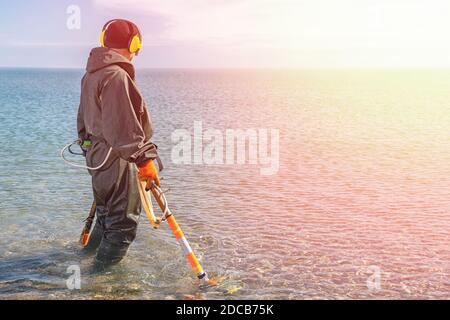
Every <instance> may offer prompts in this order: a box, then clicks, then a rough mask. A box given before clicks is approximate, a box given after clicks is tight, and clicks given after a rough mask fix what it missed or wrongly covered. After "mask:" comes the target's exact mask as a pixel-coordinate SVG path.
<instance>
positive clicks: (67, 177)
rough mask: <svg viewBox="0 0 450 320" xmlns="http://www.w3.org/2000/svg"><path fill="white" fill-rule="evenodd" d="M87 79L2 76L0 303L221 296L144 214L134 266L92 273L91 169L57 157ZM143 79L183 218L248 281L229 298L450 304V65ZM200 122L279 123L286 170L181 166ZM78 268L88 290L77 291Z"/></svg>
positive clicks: (197, 242) (69, 135) (180, 73)
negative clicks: (175, 152) (87, 229)
mask: <svg viewBox="0 0 450 320" xmlns="http://www.w3.org/2000/svg"><path fill="white" fill-rule="evenodd" d="M81 76H82V71H70V70H31V69H24V70H13V69H2V70H0V108H1V113H0V124H1V126H0V140H1V142H2V146H1V148H0V165H1V168H2V170H1V171H0V199H1V201H0V219H1V220H0V221H1V222H0V223H1V227H2V233H1V235H0V298H1V299H12V298H20V299H62V298H69V299H72V298H73V299H118V298H128V299H185V298H195V299H216V298H224V297H223V296H221V295H217V294H215V293H213V292H204V291H201V290H200V289H199V288H198V286H197V282H196V280H195V277H194V276H193V275H192V274H191V271H190V270H189V268H188V267H187V264H186V262H185V261H184V259H183V257H182V255H181V250H180V249H179V247H178V245H177V243H176V242H175V240H174V238H173V236H172V235H171V234H170V232H169V230H168V227H167V226H164V227H163V228H162V230H159V231H155V230H152V229H151V228H150V226H149V224H148V222H147V221H146V219H145V216H144V215H143V216H142V220H141V225H140V228H139V233H138V237H137V240H136V242H135V243H134V244H133V246H132V247H131V249H130V252H129V256H128V258H127V259H126V261H124V263H122V264H121V265H120V266H118V267H116V268H114V269H113V270H111V271H110V272H108V273H105V274H100V275H99V274H92V273H90V271H89V269H90V266H91V263H92V259H91V258H82V257H81V256H80V255H79V253H78V247H77V243H76V241H77V239H78V236H79V233H80V232H81V229H82V226H83V223H82V220H83V219H84V218H85V217H86V215H87V212H88V210H89V207H90V204H91V202H92V195H91V191H90V180H89V176H88V174H87V173H86V172H84V171H79V170H77V169H72V168H70V167H67V166H66V165H64V164H63V162H62V161H60V159H59V156H58V152H59V149H60V148H61V147H62V146H63V145H64V144H65V143H66V142H68V141H71V140H73V139H74V138H75V137H76V128H75V117H76V111H77V107H78V105H77V104H78V100H79V82H80V78H81ZM138 82H139V85H140V87H141V88H142V92H143V94H144V96H145V98H146V100H147V101H148V103H149V105H150V110H151V113H152V117H153V120H154V122H155V125H156V128H157V133H156V135H155V142H156V143H157V144H158V145H159V147H160V153H161V155H162V158H163V159H164V160H165V163H166V171H165V172H164V178H165V180H164V185H165V187H170V188H171V191H170V192H169V193H168V195H167V196H168V199H169V202H170V204H171V208H172V210H173V212H174V213H175V214H176V217H177V219H178V220H179V223H180V224H181V226H182V227H183V229H184V231H185V233H186V234H187V236H188V238H189V240H190V242H191V245H192V246H193V248H194V250H195V251H196V252H197V253H198V255H199V256H200V258H201V261H202V264H203V265H204V267H205V269H206V270H207V271H208V272H209V273H210V274H212V275H217V276H226V277H227V278H228V281H230V282H231V283H232V284H238V285H241V286H242V287H243V288H242V290H240V291H238V292H237V293H236V294H234V295H232V296H227V297H225V298H229V299H251V298H253V299H269V298H276V299H317V298H327V299H346V298H358V299H370V298H386V299H390V298H402V299H408V298H441V299H442V298H446V299H449V298H450V235H449V230H450V194H449V187H450V165H449V164H450V151H449V150H450V148H449V147H450V139H449V138H450V125H449V124H450V111H449V102H450V91H449V90H448V89H449V87H450V71H414V70H411V71H364V70H359V71H344V70H342V71H290V72H288V71H193V70H191V71H188V70H170V71H169V70H165V71H164V70H160V71H158V70H152V71H140V72H139V78H138ZM198 120H201V121H202V122H203V127H204V129H208V128H215V129H220V130H222V131H224V130H225V129H227V128H239V129H247V128H275V129H280V170H279V172H278V174H277V175H274V176H270V177H267V176H262V175H260V167H259V166H251V165H244V166H237V165H236V166H220V165H216V166H206V165H189V166H188V165H175V164H173V163H172V161H171V150H172V147H173V143H172V142H171V133H172V132H173V130H175V129H180V128H185V129H188V130H189V131H191V132H192V131H193V125H194V121H198ZM71 265H79V266H80V267H81V272H82V289H81V290H68V289H67V286H66V279H67V278H68V277H69V276H70V274H68V273H67V268H68V267H69V266H71ZM374 270H375V271H379V272H380V278H379V282H376V283H379V286H378V285H376V286H375V287H374V286H370V284H371V283H372V284H373V283H374V282H373V281H372V280H373V279H374ZM377 279H378V278H377ZM368 281H369V286H368ZM371 281H372V282H371Z"/></svg>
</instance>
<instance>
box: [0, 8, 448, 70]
mask: <svg viewBox="0 0 450 320" xmlns="http://www.w3.org/2000/svg"><path fill="white" fill-rule="evenodd" d="M73 6H76V8H79V13H80V14H79V18H80V19H76V20H73V19H72V18H73V17H74V16H73V13H74V11H70V10H69V11H68V9H71V8H73ZM449 14H450V1H448V0H338V1H337V0H80V1H76V0H40V1H29V0H15V1H6V0H0V66H4V67H5V66H6V67H71V68H82V67H84V65H85V63H86V58H87V56H88V54H89V51H90V49H91V48H93V47H96V46H98V45H99V34H100V31H101V28H102V26H103V25H104V23H105V22H106V21H108V20H110V19H113V18H126V19H130V20H132V21H134V22H135V23H136V24H137V25H138V26H139V27H140V28H141V29H142V33H143V36H144V49H143V50H142V53H141V55H140V56H139V57H138V58H137V59H136V60H135V63H136V65H137V66H138V67H150V68H322V67H323V68H329V67H331V68H334V67H336V68H342V67H388V68H402V67H408V68H409V67H433V68H447V67H450V41H449V31H450V19H448V17H449ZM68 21H69V22H72V24H71V28H69V27H68ZM73 21H79V28H78V25H77V27H76V28H74V27H73V26H74V24H73Z"/></svg>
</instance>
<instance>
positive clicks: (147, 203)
mask: <svg viewBox="0 0 450 320" xmlns="http://www.w3.org/2000/svg"><path fill="white" fill-rule="evenodd" d="M145 188H146V182H145V181H139V190H140V192H139V193H140V195H141V202H142V204H143V207H144V211H146V213H147V217H148V218H149V221H150V224H151V225H152V226H153V227H154V228H155V229H157V228H159V226H160V225H161V222H162V221H163V220H166V221H167V223H168V224H169V227H170V229H171V230H172V232H173V234H174V235H175V238H176V239H177V241H178V243H179V244H180V246H181V248H182V249H183V252H184V254H185V256H186V259H187V261H188V262H189V264H190V266H191V268H192V270H193V271H194V272H195V274H196V275H197V278H198V279H200V280H202V281H205V282H206V281H209V279H208V276H207V274H206V272H205V271H204V270H203V267H202V266H201V264H200V262H199V261H198V259H197V256H196V255H195V253H194V251H193V250H192V247H191V246H190V245H189V242H188V241H187V239H186V237H185V235H184V233H183V231H182V230H181V228H180V225H179V224H178V223H177V220H176V219H175V217H174V215H173V214H172V212H171V211H170V209H169V206H168V204H167V200H166V198H165V196H164V194H163V192H162V191H161V189H160V188H159V187H157V186H156V185H153V187H152V188H151V190H150V191H151V193H152V195H153V197H154V198H155V200H156V202H157V203H158V206H159V207H160V208H161V211H162V212H163V213H164V215H163V218H162V219H159V218H156V217H155V214H154V211H153V207H152V204H151V199H150V196H149V193H148V192H147V191H146V190H145Z"/></svg>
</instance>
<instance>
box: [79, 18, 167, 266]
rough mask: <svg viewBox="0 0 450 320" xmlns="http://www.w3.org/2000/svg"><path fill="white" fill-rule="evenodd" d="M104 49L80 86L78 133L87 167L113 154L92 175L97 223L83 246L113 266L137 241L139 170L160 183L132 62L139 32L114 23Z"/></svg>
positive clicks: (139, 42)
mask: <svg viewBox="0 0 450 320" xmlns="http://www.w3.org/2000/svg"><path fill="white" fill-rule="evenodd" d="M101 45H102V47H101V48H95V49H93V50H92V51H91V54H90V57H89V60H88V63H87V68H86V71H87V72H86V74H85V76H84V77H83V80H82V83H81V99H80V107H79V111H78V135H79V138H80V139H81V141H83V142H84V146H87V147H86V148H85V151H86V162H87V165H88V166H89V167H96V166H98V165H99V164H101V163H102V162H103V160H104V159H105V158H106V157H107V155H108V153H109V152H111V155H110V157H109V158H108V160H107V162H106V164H105V165H104V166H103V167H102V168H101V169H99V170H96V171H90V174H91V176H92V188H93V192H94V199H95V202H96V205H97V211H96V214H97V221H96V224H95V226H94V229H93V231H92V233H91V236H90V239H89V242H88V243H87V245H86V247H85V248H84V250H85V251H86V253H95V252H96V251H97V249H98V251H97V256H96V262H97V263H99V264H100V265H101V266H110V265H113V264H116V263H119V262H120V261H121V260H122V259H123V258H124V257H125V255H126V253H127V251H128V248H129V246H130V244H131V243H132V242H133V241H134V239H135V237H136V230H137V226H138V220H139V215H140V211H141V202H140V198H139V191H138V186H137V183H138V182H137V175H136V171H137V170H139V177H140V179H143V180H144V179H145V180H146V181H147V186H148V187H150V186H151V185H152V184H153V183H155V184H157V185H158V186H159V185H160V182H159V178H158V173H157V170H156V166H155V164H154V160H155V159H157V157H158V155H157V152H156V149H157V147H156V146H155V145H154V144H153V143H151V141H150V139H151V138H152V135H153V126H152V123H151V119H150V116H149V114H148V111H147V107H146V104H145V102H144V100H143V98H142V95H141V94H140V92H139V90H138V88H137V86H136V83H135V69H134V67H133V65H132V64H131V61H132V60H133V58H134V57H135V56H136V55H137V54H138V53H139V50H140V49H141V48H142V36H141V32H140V31H139V29H138V27H137V26H136V25H135V24H134V23H132V22H130V21H127V20H122V19H116V20H112V21H109V22H108V23H107V24H106V25H105V26H104V27H103V30H102V34H101ZM86 142H87V143H86ZM110 150H111V151H110ZM136 165H137V167H138V169H136Z"/></svg>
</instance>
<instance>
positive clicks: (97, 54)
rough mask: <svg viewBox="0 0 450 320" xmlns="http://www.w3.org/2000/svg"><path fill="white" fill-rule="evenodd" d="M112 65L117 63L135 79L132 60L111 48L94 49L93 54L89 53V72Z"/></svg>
mask: <svg viewBox="0 0 450 320" xmlns="http://www.w3.org/2000/svg"><path fill="white" fill-rule="evenodd" d="M110 65H117V66H119V67H121V68H122V69H124V70H125V71H126V72H127V73H128V74H129V76H130V77H131V79H133V80H134V76H135V70H134V66H133V65H132V64H131V62H130V61H129V60H128V59H127V58H125V57H124V56H122V55H121V54H119V53H117V52H116V51H114V50H112V49H109V48H94V49H92V50H91V54H90V55H89V59H88V63H87V66H86V71H87V72H89V73H94V72H96V71H98V70H101V69H103V68H106V67H108V66H110Z"/></svg>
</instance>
